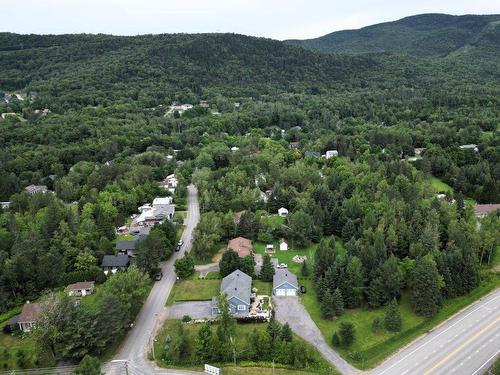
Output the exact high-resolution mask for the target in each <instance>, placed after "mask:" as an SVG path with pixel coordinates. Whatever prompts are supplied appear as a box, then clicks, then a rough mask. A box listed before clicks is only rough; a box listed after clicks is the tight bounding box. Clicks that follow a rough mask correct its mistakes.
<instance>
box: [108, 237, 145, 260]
mask: <svg viewBox="0 0 500 375" xmlns="http://www.w3.org/2000/svg"><path fill="white" fill-rule="evenodd" d="M146 237H147V236H146V235H144V234H139V235H138V236H135V237H134V239H132V240H125V241H117V242H116V246H115V248H116V250H118V252H119V253H123V254H127V255H130V256H132V255H134V253H135V250H136V249H137V245H138V244H139V242H141V241H142V240H144V239H145V238H146Z"/></svg>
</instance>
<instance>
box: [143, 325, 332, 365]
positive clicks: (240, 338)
mask: <svg viewBox="0 0 500 375" xmlns="http://www.w3.org/2000/svg"><path fill="white" fill-rule="evenodd" d="M176 324H178V321H176V320H167V321H166V322H165V324H164V326H163V328H162V329H161V330H160V332H159V333H158V335H157V336H156V337H155V340H154V352H155V357H156V363H157V365H158V366H159V367H164V368H172V367H176V368H188V369H192V370H202V368H203V366H202V365H197V364H196V361H195V355H194V347H195V339H196V337H197V334H198V330H199V329H200V327H201V325H200V324H191V323H183V324H182V327H183V331H184V336H185V337H186V338H187V342H188V353H187V354H186V355H184V356H183V357H182V359H181V360H182V364H175V365H172V364H171V363H169V362H167V361H165V360H164V359H163V350H164V347H165V341H166V340H167V337H168V336H170V338H171V339H172V341H174V340H175V339H176V337H175V335H176V334H177V333H176V331H175V330H174V329H173V328H174V327H175V325H176ZM267 325H268V324H267V323H245V324H236V332H235V334H234V339H235V340H234V345H235V346H234V348H235V353H236V362H237V365H238V367H234V365H233V363H232V362H231V363H227V366H228V367H226V366H225V365H226V364H225V363H212V362H209V363H210V364H212V365H214V366H217V367H221V368H222V369H223V370H222V372H223V373H224V374H247V375H253V374H272V373H273V372H272V371H273V370H272V366H273V364H272V362H253V361H252V362H249V361H245V360H243V358H244V353H246V352H247V345H248V335H249V334H250V333H251V332H252V331H253V330H254V329H256V330H257V331H259V332H261V333H264V332H265V331H266V328H267ZM216 328H217V324H213V325H212V334H213V335H215V332H216ZM293 340H294V341H295V342H298V343H300V346H301V347H302V348H304V349H308V352H309V353H310V355H311V356H312V358H314V360H315V362H316V365H315V366H314V368H309V369H307V371H305V370H304V371H294V368H293V367H292V366H286V365H281V364H279V363H277V362H276V363H275V374H296V375H305V374H311V373H321V374H329V375H338V372H337V371H336V370H335V369H334V368H332V367H331V366H330V364H329V363H328V362H327V361H326V360H325V359H324V358H323V357H322V356H321V354H320V353H318V352H317V351H316V349H315V348H314V347H313V346H312V345H310V344H309V343H307V342H305V341H303V340H302V339H301V338H300V337H298V336H296V335H293ZM149 357H150V359H153V351H151V352H150V353H149ZM239 358H241V360H240V359H239Z"/></svg>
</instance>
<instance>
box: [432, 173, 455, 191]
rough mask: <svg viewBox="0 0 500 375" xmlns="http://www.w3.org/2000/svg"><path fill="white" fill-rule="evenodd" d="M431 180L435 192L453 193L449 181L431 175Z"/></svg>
mask: <svg viewBox="0 0 500 375" xmlns="http://www.w3.org/2000/svg"><path fill="white" fill-rule="evenodd" d="M430 182H431V187H432V190H433V191H434V192H435V193H446V192H450V193H453V189H452V188H451V186H450V185H448V184H447V183H445V182H443V181H441V180H440V179H439V178H437V177H431V178H430Z"/></svg>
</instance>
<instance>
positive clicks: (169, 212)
mask: <svg viewBox="0 0 500 375" xmlns="http://www.w3.org/2000/svg"><path fill="white" fill-rule="evenodd" d="M139 212H140V214H139V215H137V216H135V217H134V218H133V220H132V224H131V226H130V230H131V231H132V230H133V229H134V228H136V227H144V226H154V225H155V224H161V223H163V221H164V220H172V219H173V217H174V213H175V205H174V204H172V198H171V197H164V198H155V199H154V200H153V204H149V203H146V204H144V205H142V206H141V207H139Z"/></svg>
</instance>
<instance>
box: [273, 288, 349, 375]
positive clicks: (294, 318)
mask: <svg viewBox="0 0 500 375" xmlns="http://www.w3.org/2000/svg"><path fill="white" fill-rule="evenodd" d="M273 306H274V309H275V312H276V315H275V316H276V319H277V320H278V321H280V322H281V323H283V324H284V323H288V324H289V325H290V327H291V328H292V330H293V331H294V332H295V333H296V334H297V335H299V336H300V337H302V338H303V339H304V340H306V341H307V342H309V343H311V344H312V345H313V346H314V347H316V349H318V351H319V352H320V353H321V354H323V356H324V357H325V359H326V360H328V361H329V362H330V363H331V364H332V365H334V366H335V367H336V368H337V370H339V371H340V372H341V373H342V374H344V375H351V374H356V373H358V372H359V371H358V370H357V369H355V368H354V367H352V366H351V365H350V364H349V363H347V361H346V360H345V359H343V358H342V357H341V356H340V355H338V354H337V352H335V351H334V350H333V349H332V348H331V347H330V346H329V345H328V344H327V343H326V342H325V339H324V338H323V335H322V334H321V331H320V330H319V328H318V326H317V325H316V323H314V321H313V320H312V318H311V316H310V315H309V313H308V312H307V310H306V308H305V307H304V305H303V304H302V302H301V301H300V299H299V297H273Z"/></svg>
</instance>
